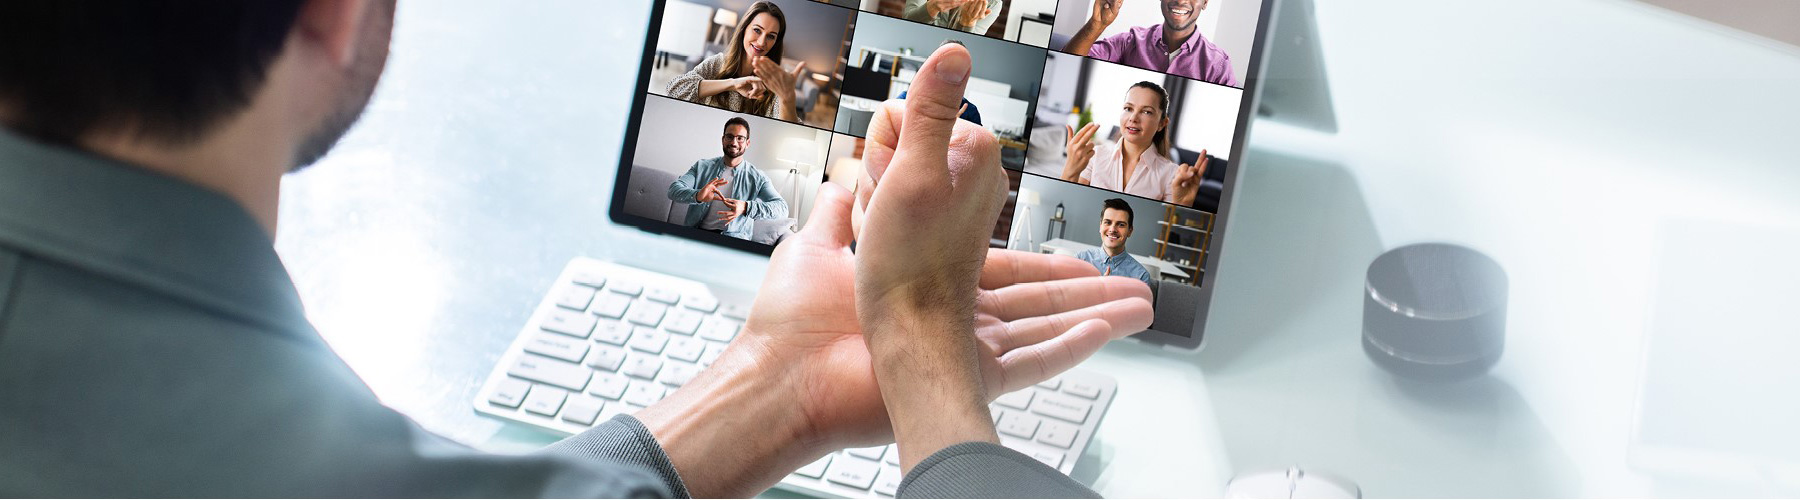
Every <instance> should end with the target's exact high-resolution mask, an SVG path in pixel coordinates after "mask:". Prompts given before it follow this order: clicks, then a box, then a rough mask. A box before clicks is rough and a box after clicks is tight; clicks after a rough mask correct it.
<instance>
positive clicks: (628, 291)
mask: <svg viewBox="0 0 1800 500" xmlns="http://www.w3.org/2000/svg"><path fill="white" fill-rule="evenodd" d="M608 290H612V291H614V292H618V293H622V294H625V295H630V296H632V297H636V296H638V294H640V293H644V286H643V285H639V284H637V283H632V282H630V281H620V280H614V281H613V286H612V288H608Z"/></svg>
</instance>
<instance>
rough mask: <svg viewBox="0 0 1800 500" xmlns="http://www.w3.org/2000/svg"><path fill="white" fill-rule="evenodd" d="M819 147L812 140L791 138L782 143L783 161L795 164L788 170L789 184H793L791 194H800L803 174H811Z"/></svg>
mask: <svg viewBox="0 0 1800 500" xmlns="http://www.w3.org/2000/svg"><path fill="white" fill-rule="evenodd" d="M817 153H818V145H817V143H814V142H813V140H812V139H805V138H800V137H789V138H787V139H786V140H783V141H782V142H781V156H779V157H777V158H778V159H780V160H781V161H785V162H791V163H793V164H794V166H793V167H792V168H789V169H788V182H789V183H791V186H790V187H791V188H792V189H789V190H788V192H789V193H795V194H798V193H800V177H802V175H801V172H811V171H812V162H813V160H814V157H815V156H817Z"/></svg>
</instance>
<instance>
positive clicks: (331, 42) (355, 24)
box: [294, 0, 369, 68]
mask: <svg viewBox="0 0 1800 500" xmlns="http://www.w3.org/2000/svg"><path fill="white" fill-rule="evenodd" d="M368 12H369V2H368V0H307V2H306V4H305V5H302V6H301V7H300V15H299V18H298V19H296V20H295V22H294V25H295V27H296V28H297V29H296V30H295V31H294V32H295V33H296V34H297V35H298V37H299V40H298V41H299V42H301V43H307V44H311V45H312V46H315V47H317V48H318V49H320V50H322V51H324V53H325V55H326V56H327V57H329V58H330V59H331V61H332V63H334V64H336V65H337V66H339V67H346V68H347V67H349V66H350V64H351V63H352V61H354V60H355V59H356V47H357V39H356V38H357V36H359V35H361V34H362V29H361V27H362V23H363V16H365V15H367V14H368Z"/></svg>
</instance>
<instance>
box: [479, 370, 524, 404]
mask: <svg viewBox="0 0 1800 500" xmlns="http://www.w3.org/2000/svg"><path fill="white" fill-rule="evenodd" d="M530 390H531V382H526V381H523V380H519V379H516V378H512V377H507V378H506V380H502V381H500V383H499V384H495V385H494V393H493V394H492V395H489V396H488V402H489V403H493V404H495V405H498V406H504V407H507V408H518V407H519V403H520V402H522V401H525V393H526V392H527V391H530Z"/></svg>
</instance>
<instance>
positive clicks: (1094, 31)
mask: <svg viewBox="0 0 1800 500" xmlns="http://www.w3.org/2000/svg"><path fill="white" fill-rule="evenodd" d="M1124 7H1125V0H1094V10H1092V11H1090V12H1088V20H1087V22H1085V23H1082V24H1081V29H1078V30H1075V34H1074V35H1072V36H1070V37H1069V43H1066V44H1063V52H1068V53H1070V54H1075V55H1078V56H1085V55H1088V50H1089V49H1092V48H1094V41H1096V40H1099V39H1100V33H1103V32H1105V31H1106V27H1107V26H1112V23H1113V21H1117V20H1118V19H1119V10H1120V9H1123V8H1124Z"/></svg>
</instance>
